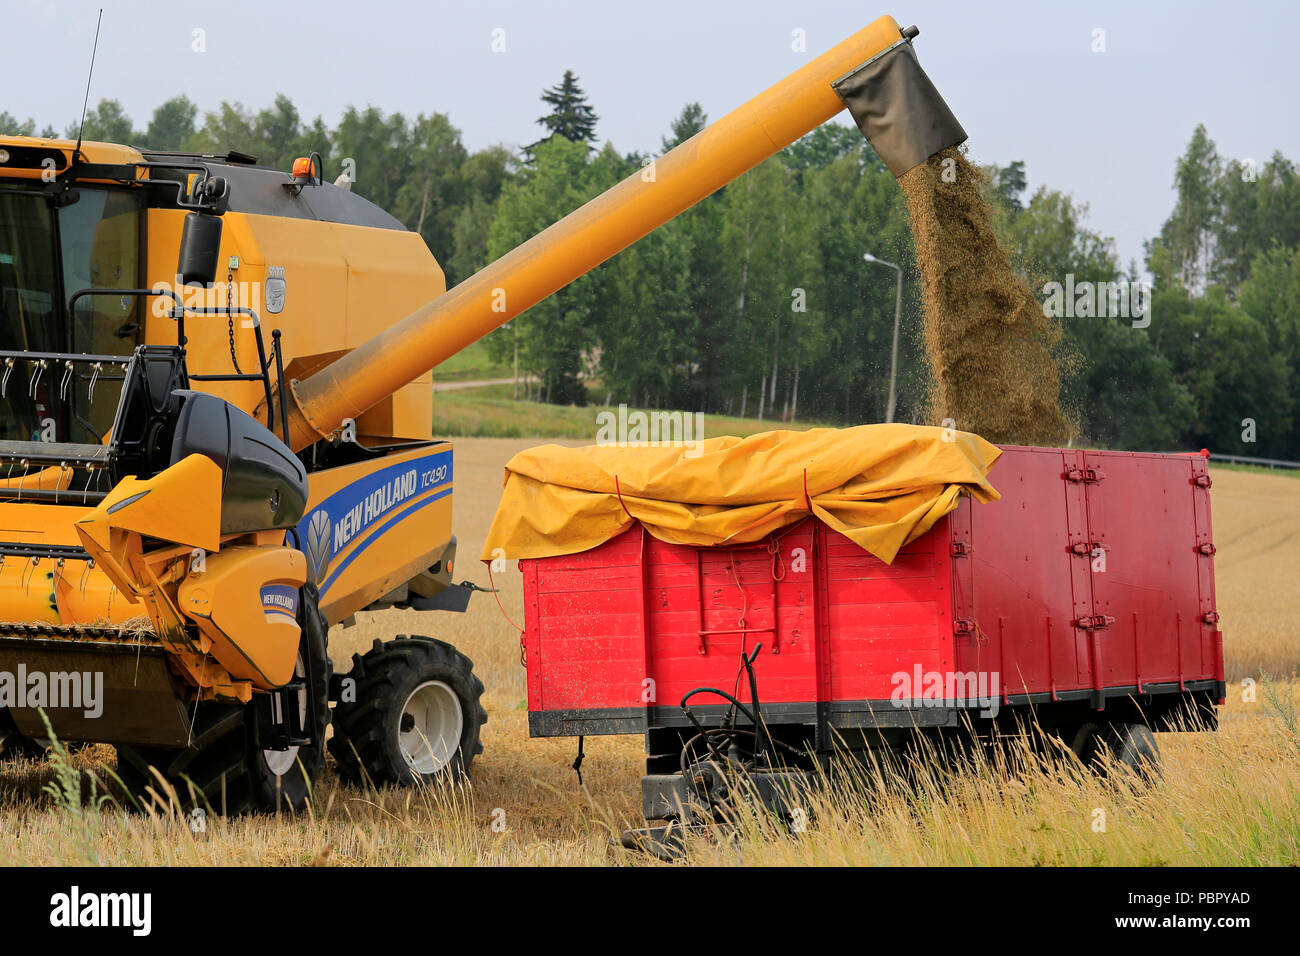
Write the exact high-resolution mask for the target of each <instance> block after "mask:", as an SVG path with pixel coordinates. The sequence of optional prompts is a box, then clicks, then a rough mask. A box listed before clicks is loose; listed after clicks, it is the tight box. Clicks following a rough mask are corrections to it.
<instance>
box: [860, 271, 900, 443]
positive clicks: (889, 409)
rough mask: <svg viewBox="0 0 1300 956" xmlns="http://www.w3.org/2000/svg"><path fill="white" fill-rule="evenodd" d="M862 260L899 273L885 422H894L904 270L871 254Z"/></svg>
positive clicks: (895, 298)
mask: <svg viewBox="0 0 1300 956" xmlns="http://www.w3.org/2000/svg"><path fill="white" fill-rule="evenodd" d="M862 259H863V261H865V262H875V263H878V264H879V265H882V266H889V268H891V269H893V270H894V271H895V272H897V273H898V291H897V292H896V293H895V295H894V344H893V348H892V349H891V350H890V353H889V403H888V405H887V406H886V408H885V421H887V422H892V421H893V420H894V400H895V396H896V394H897V385H898V321H899V316H900V314H901V313H902V311H903V270H902V269H901V268H900V267H899V266H896V265H895V264H894V263H892V262H886V261H885V260H884V259H877V258H876V257H875V256H873V255H872V254H871V253H869V252H866V253H863V255H862Z"/></svg>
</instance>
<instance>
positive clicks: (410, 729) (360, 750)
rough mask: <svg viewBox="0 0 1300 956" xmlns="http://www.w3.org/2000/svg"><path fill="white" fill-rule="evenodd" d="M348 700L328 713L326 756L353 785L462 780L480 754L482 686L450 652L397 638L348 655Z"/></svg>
mask: <svg viewBox="0 0 1300 956" xmlns="http://www.w3.org/2000/svg"><path fill="white" fill-rule="evenodd" d="M346 678H347V679H349V680H350V682H351V683H350V684H348V685H347V686H348V687H349V689H350V695H351V696H350V699H347V698H346V697H345V699H343V700H340V701H339V703H338V704H336V705H335V707H334V736H333V737H332V738H331V740H330V745H329V749H330V753H331V754H332V755H333V756H334V760H335V761H336V762H337V764H338V771H339V775H340V776H341V777H342V778H343V779H344V780H345V781H346V782H348V783H350V784H352V785H353V786H358V787H362V786H367V785H371V786H384V785H388V784H397V785H413V784H416V783H421V782H423V783H432V782H434V781H436V780H439V779H444V778H450V779H452V780H457V779H459V778H461V777H462V776H468V773H469V766H470V763H471V762H472V761H473V759H474V757H475V755H477V754H480V753H482V752H483V744H482V742H481V741H480V739H479V734H480V729H481V728H482V726H483V724H485V723H486V722H487V713H486V712H485V711H484V710H483V706H482V704H481V702H480V701H481V698H482V696H483V683H482V681H480V680H479V679H478V678H477V677H475V676H474V664H473V662H472V661H471V660H470V659H469V658H468V657H466V656H465V655H464V654H462V653H460V652H459V651H458V650H456V648H454V647H452V646H451V645H450V644H447V643H445V642H443V641H438V640H434V639H433V638H429V637H419V636H415V635H412V636H411V637H407V636H406V635H404V634H399V635H397V636H396V637H395V638H394V639H393V640H391V641H388V642H384V641H379V640H376V641H375V643H374V646H373V647H371V649H370V650H369V651H367V652H366V654H365V655H364V656H362V655H361V654H354V655H353V656H352V670H351V671H350V672H349V673H348V674H347V675H346Z"/></svg>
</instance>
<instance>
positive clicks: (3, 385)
mask: <svg viewBox="0 0 1300 956" xmlns="http://www.w3.org/2000/svg"><path fill="white" fill-rule="evenodd" d="M13 373H14V360H13V359H12V358H7V359H5V372H4V377H3V378H0V398H4V397H5V393H6V392H7V391H9V376H10V375H12V374H13Z"/></svg>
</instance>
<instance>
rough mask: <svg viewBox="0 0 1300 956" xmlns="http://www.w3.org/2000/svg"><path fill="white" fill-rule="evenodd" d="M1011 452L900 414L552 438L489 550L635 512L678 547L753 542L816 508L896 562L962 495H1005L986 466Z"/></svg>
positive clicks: (577, 543) (516, 464) (595, 528)
mask: <svg viewBox="0 0 1300 956" xmlns="http://www.w3.org/2000/svg"><path fill="white" fill-rule="evenodd" d="M1000 454H1001V451H1000V450H999V449H998V448H997V447H996V446H994V445H992V444H990V443H989V442H986V441H985V440H984V439H982V438H980V437H979V436H978V435H972V434H970V433H968V432H959V431H954V430H949V429H943V428H933V427H928V426H921V425H899V424H890V425H859V426H857V427H854V428H814V429H811V430H809V431H802V432H796V431H770V432H762V433H760V434H757V435H750V436H749V437H748V438H732V437H722V438H710V439H708V440H706V441H702V442H699V443H698V444H696V445H695V446H694V447H691V446H689V445H688V446H686V447H673V446H653V445H652V446H648V447H632V446H628V445H589V446H585V447H581V448H566V447H563V446H561V445H541V446H539V447H537V448H530V449H528V450H527V451H522V452H520V453H519V454H517V455H515V456H514V457H513V458H512V459H510V462H509V463H508V464H507V465H506V478H505V492H504V493H503V494H502V496H501V504H500V505H499V506H498V507H497V513H496V517H495V518H494V519H493V521H492V528H491V530H490V531H489V532H488V536H487V541H486V543H485V544H484V546H483V560H485V561H488V560H491V559H493V558H494V557H502V556H503V552H504V557H507V558H540V557H549V556H553V555H561V554H574V553H577V552H579V551H586V550H588V549H590V548H594V547H596V546H597V545H599V544H601V543H603V542H605V541H607V540H609V539H610V538H612V537H614V536H615V535H618V534H620V533H621V532H623V531H625V530H627V529H628V528H629V527H631V525H632V524H633V519H635V520H636V521H639V522H641V523H642V524H643V525H645V527H646V529H647V530H648V531H649V532H650V533H651V534H652V535H654V536H655V537H656V538H659V539H660V540H662V541H668V542H672V543H674V544H686V545H698V546H710V545H721V544H744V543H749V542H753V541H757V540H759V539H761V538H763V537H765V536H766V535H768V534H770V533H771V532H773V531H775V530H777V529H779V528H782V527H785V526H786V525H789V524H793V523H794V522H796V521H799V520H801V519H802V518H804V517H805V516H807V515H808V514H809V513H811V514H814V515H816V516H817V517H818V518H820V519H821V520H822V521H824V522H826V524H827V525H829V526H830V527H831V528H833V529H834V530H836V531H838V532H840V533H841V534H843V535H846V536H847V537H849V538H851V539H852V540H854V541H855V542H857V543H858V544H859V545H861V546H862V547H863V548H865V549H866V550H867V551H870V552H871V553H872V554H874V555H875V556H876V557H878V558H880V559H881V560H882V561H885V562H892V561H893V560H894V556H895V555H897V554H898V551H899V549H900V548H902V547H903V545H905V544H907V543H908V542H909V541H912V540H914V539H916V538H918V537H920V536H921V535H922V534H924V533H925V532H926V531H928V530H930V528H931V527H933V526H934V523H935V522H936V521H938V520H939V519H940V518H942V517H943V516H944V515H946V514H947V513H948V512H950V511H952V510H953V509H954V508H955V507H957V499H958V497H959V495H961V494H962V493H963V492H965V493H969V494H970V495H972V496H973V497H974V498H975V499H976V500H977V501H980V502H987V501H992V500H995V499H997V498H998V497H1000V496H999V495H998V493H997V491H996V490H994V488H993V486H992V485H991V484H989V481H988V477H987V475H988V471H989V469H990V468H991V467H992V466H993V463H994V462H995V461H997V459H998V456H999V455H1000ZM805 476H806V478H805ZM498 549H499V550H498Z"/></svg>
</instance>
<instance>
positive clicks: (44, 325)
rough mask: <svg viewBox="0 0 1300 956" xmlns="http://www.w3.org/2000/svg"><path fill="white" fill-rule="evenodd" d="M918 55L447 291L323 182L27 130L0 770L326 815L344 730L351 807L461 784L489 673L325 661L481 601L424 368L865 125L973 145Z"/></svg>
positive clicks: (11, 292)
mask: <svg viewBox="0 0 1300 956" xmlns="http://www.w3.org/2000/svg"><path fill="white" fill-rule="evenodd" d="M915 32H916V31H915V30H914V29H909V30H908V31H901V30H900V29H899V27H898V24H897V23H896V22H895V21H894V20H893V19H892V18H890V17H882V18H880V19H879V20H877V21H876V22H875V23H873V24H871V25H870V26H868V27H867V28H865V29H864V30H862V31H861V32H859V33H858V34H856V35H854V36H853V37H851V38H849V39H848V40H846V41H844V42H843V43H841V44H840V45H839V46H837V47H835V48H834V49H832V50H831V51H829V52H828V53H826V54H824V55H823V56H821V57H819V58H817V59H816V60H814V61H813V62H811V63H809V64H808V65H807V66H806V67H804V68H803V69H801V70H799V71H798V72H797V73H795V74H793V75H792V76H790V77H788V78H787V79H785V80H783V81H782V82H780V83H778V84H777V85H776V86H774V87H772V88H771V89H769V90H768V91H766V92H765V93H763V94H761V95H760V96H758V97H756V98H755V99H753V100H751V101H750V102H749V103H747V104H746V105H744V106H742V107H740V108H739V109H737V110H736V111H734V112H733V113H731V114H729V115H728V116H726V117H724V118H723V119H721V120H719V121H718V122H717V123H715V124H713V125H712V126H711V127H709V128H708V129H706V130H704V131H703V132H701V133H700V134H699V135H697V136H695V137H694V138H692V139H691V140H689V141H687V142H686V143H683V144H682V145H681V146H679V147H677V148H676V149H674V150H673V151H671V152H670V153H668V154H667V155H665V156H663V157H661V158H660V159H659V160H658V161H657V163H656V170H655V176H653V177H646V176H643V175H641V174H637V175H634V176H632V177H630V178H629V179H627V180H626V181H624V182H623V183H620V184H619V185H617V186H615V187H613V188H612V189H610V190H609V191H608V192H607V193H605V194H603V195H601V196H599V197H597V198H596V199H594V200H593V201H592V202H590V203H588V204H587V205H586V206H584V207H582V208H581V209H579V210H577V211H576V212H574V213H573V214H571V215H570V216H568V217H566V218H565V219H563V220H561V221H560V222H558V223H556V224H555V225H554V226H552V227H550V228H549V229H547V230H545V231H544V232H543V233H541V234H540V235H538V236H536V237H534V238H533V239H531V240H529V241H528V242H527V243H525V244H524V245H522V246H520V247H519V248H518V249H516V250H514V251H513V252H511V253H510V254H508V255H506V256H504V257H503V258H501V259H499V260H498V261H497V262H495V263H493V264H492V265H491V266H489V267H487V268H486V269H484V270H483V271H482V272H480V273H478V274H477V275H475V276H473V277H472V278H470V279H468V280H466V281H465V282H464V283H462V284H461V285H459V286H457V287H456V288H455V289H453V290H451V291H446V289H445V283H444V280H443V275H442V271H441V269H440V268H439V267H438V264H437V262H436V261H435V260H434V258H433V256H432V255H430V253H429V251H428V249H427V248H426V247H425V245H424V243H423V241H422V240H421V238H420V237H419V236H418V235H416V234H414V233H410V232H408V231H407V230H406V229H404V228H403V227H402V225H401V224H400V223H398V222H397V221H396V220H395V219H393V218H392V217H390V216H388V215H387V214H386V213H384V212H383V211H381V210H380V209H378V208H376V207H375V206H373V205H372V204H370V203H369V202H367V201H365V200H364V199H361V198H360V197H357V196H354V195H352V194H351V193H350V192H349V191H347V190H346V189H345V188H339V187H336V186H333V185H329V184H327V183H325V182H323V181H322V179H321V176H320V164H319V162H318V161H317V160H316V159H315V158H314V157H313V158H305V159H302V160H299V161H298V162H297V163H295V167H294V170H293V171H292V173H285V172H281V171H276V170H271V169H265V168H262V167H258V166H256V165H255V164H254V162H253V160H252V159H251V158H250V157H246V156H242V155H239V154H234V153H232V154H229V155H226V156H211V155H194V154H175V153H161V152H155V151H150V150H136V149H132V148H129V147H125V146H115V145H108V144H101V143H85V144H74V143H71V142H67V141H62V140H43V139H30V138H20V137H0V349H3V351H0V378H2V380H0V412H2V413H3V425H2V426H0V427H2V431H0V708H4V709H2V710H0V751H3V750H6V749H7V750H8V751H10V752H13V751H16V750H21V749H24V748H30V747H34V746H37V745H38V744H39V742H40V741H41V740H42V739H44V738H45V737H46V736H47V734H48V731H47V730H46V729H45V724H44V721H43V719H42V711H43V712H44V713H45V714H46V715H48V717H49V719H50V721H51V723H52V727H53V730H54V731H55V732H56V733H57V734H58V736H59V737H60V738H62V739H67V740H79V741H98V742H108V743H112V744H114V745H116V746H117V749H118V753H119V758H120V759H119V772H120V774H121V776H122V777H123V780H124V781H125V782H127V783H128V785H130V786H132V787H133V788H135V789H137V790H140V791H142V792H143V791H144V790H145V789H146V787H147V786H148V785H149V784H150V783H151V782H152V783H154V784H158V783H159V782H160V779H166V780H168V781H170V782H172V783H174V784H176V785H177V786H178V790H179V791H180V792H181V794H182V796H183V797H185V798H186V799H189V800H195V801H206V802H207V803H208V804H210V805H211V806H213V807H215V808H216V809H220V810H225V811H239V810H246V809H268V808H272V807H275V806H284V805H287V806H289V807H292V808H298V807H301V806H302V805H303V804H304V803H305V801H306V799H307V796H308V794H309V790H310V785H311V781H312V779H313V778H314V777H315V775H316V774H317V773H319V772H320V770H321V768H322V767H323V765H324V759H325V746H324V742H325V736H326V729H327V727H329V726H330V725H331V723H332V725H333V728H334V734H333V739H332V741H331V744H330V750H331V752H332V753H333V754H334V756H335V758H336V760H337V762H338V764H339V767H340V769H341V771H342V772H343V774H344V776H345V777H346V778H348V779H349V780H352V781H359V780H362V779H365V778H369V779H371V780H373V781H375V782H379V783H383V782H409V781H411V780H414V779H418V778H425V779H431V778H433V777H435V776H437V775H439V774H445V773H457V772H462V771H464V770H465V769H466V768H467V767H468V765H469V763H470V761H471V760H472V759H473V757H474V755H475V754H476V753H478V752H480V750H481V746H480V744H479V730H480V727H481V725H482V724H483V722H484V721H485V720H486V715H485V714H484V712H483V709H482V707H481V706H480V703H479V699H480V695H481V693H482V685H481V684H480V683H479V681H478V680H477V679H476V678H475V677H474V675H473V673H472V665H471V664H470V662H469V660H468V659H467V658H466V657H464V656H463V655H461V654H460V653H458V652H457V651H456V650H455V649H454V648H452V647H450V646H449V645H447V644H444V643H441V642H438V641H434V640H431V639H428V638H405V637H398V638H397V639H395V640H392V641H389V642H386V643H381V642H376V645H375V647H374V649H373V650H371V651H370V652H369V653H367V654H366V655H365V656H357V657H354V659H353V668H352V670H351V671H350V672H349V674H347V675H332V674H331V667H330V662H329V658H328V657H327V654H326V635H327V633H328V629H329V626H330V625H333V624H336V623H338V622H340V621H343V620H345V619H347V618H349V617H350V616H351V615H353V614H355V613H356V612H357V611H360V610H369V609H376V608H381V607H389V606H399V607H405V606H409V607H414V608H418V609H428V610H433V609H443V610H462V611H463V610H464V609H465V606H466V604H467V602H468V600H469V596H470V593H471V591H472V590H473V585H469V584H468V583H465V584H461V585H455V584H453V583H452V582H453V578H452V574H453V565H454V560H455V552H456V539H455V538H454V537H453V536H452V533H451V528H452V522H451V516H452V511H451V508H452V486H453V469H452V448H451V445H450V444H449V443H448V442H444V441H439V440H437V439H435V438H434V436H433V435H432V432H431V422H432V383H431V378H430V370H431V369H432V368H433V367H434V366H435V365H437V364H438V363H439V362H440V361H442V360H443V359H445V358H446V357H448V356H450V355H452V354H453V353H455V352H456V351H458V350H460V349H461V348H464V347H465V346H466V345H469V344H470V343H472V342H474V341H475V340H477V339H479V338H481V337H482V336H483V335H486V334H487V333H488V332H490V331H491V330H492V329H494V328H496V327H498V326H499V325H501V324H503V323H505V322H507V321H509V320H510V319H511V318H512V317H514V316H515V315H518V314H519V313H521V312H523V311H525V310H526V309H528V308H529V307H531V306H532V305H534V304H536V303H537V302H538V301H540V300H542V299H543V298H545V297H546V296H548V295H550V294H551V293H553V292H554V291H556V290H557V289H559V288H561V287H562V286H564V285H565V284H567V283H568V282H571V281H572V280H573V279H575V278H577V277H578V276H580V275H582V274H584V273H585V272H587V271H589V270H590V269H592V268H594V267H595V266H597V265H599V264H600V263H601V262H603V261H604V260H606V259H608V258H609V257H610V256H612V255H614V254H615V253H617V252H618V251H619V250H621V249H623V248H625V247H626V246H628V245H630V244H631V243H633V242H635V241H636V240H637V239H639V238H640V237H641V236H644V235H645V234H646V233H648V232H650V231H652V230H653V229H655V228H657V227H658V226H659V225H661V224H663V223H664V222H666V221H667V220H669V219H671V218H672V217H673V216H675V215H677V214H678V213H680V212H681V211H682V210H684V209H686V208H688V207H689V206H691V205H693V204H694V203H696V202H698V201H699V200H700V199H702V198H704V197H705V196H708V195H709V194H711V193H713V192H715V191H716V190H717V189H719V188H721V187H722V186H724V185H725V184H726V183H728V182H730V181H731V180H732V179H734V178H735V177H737V176H739V175H740V174H741V173H743V172H745V171H746V170H747V169H750V168H752V167H753V166H755V165H756V164H758V163H759V162H761V161H762V160H763V159H765V158H767V157H769V156H771V155H772V154H774V153H775V152H777V151H778V150H780V149H781V148H783V147H785V146H786V145H788V144H790V143H792V142H794V141H795V140H796V139H798V138H799V137H800V136H802V135H804V134H806V133H807V132H809V131H810V130H812V129H813V128H815V127H816V126H817V125H819V124H820V123H822V122H824V121H825V120H827V119H829V118H830V117H831V116H833V115H834V114H835V113H838V112H839V111H840V110H842V109H843V108H844V107H845V105H847V106H848V107H849V109H850V111H851V112H852V113H853V115H854V118H855V119H856V120H857V121H858V123H859V125H860V126H861V128H862V130H863V132H864V134H865V135H867V136H868V138H869V139H870V140H871V141H872V143H873V145H875V147H876V149H877V151H878V152H880V154H881V156H882V157H883V158H884V159H885V161H886V163H887V164H888V165H889V166H890V168H891V169H894V171H895V172H901V171H902V170H903V169H906V168H910V167H911V166H913V165H915V164H916V163H918V162H923V161H924V160H925V159H926V158H927V157H928V156H930V155H932V154H933V153H934V152H937V151H938V150H939V149H942V148H943V147H946V146H949V145H952V144H954V143H956V142H960V141H961V140H962V139H964V138H965V134H964V133H963V132H962V131H961V128H960V126H958V125H957V123H956V121H955V120H954V119H953V118H952V115H951V113H949V112H948V110H947V107H946V106H944V105H943V102H942V100H941V99H940V98H939V97H938V96H937V94H936V93H935V92H934V89H933V87H932V86H931V85H930V84H929V81H928V80H927V79H926V77H925V74H924V73H923V72H921V70H920V67H919V66H918V65H917V62H916V58H915V54H914V53H913V51H912V47H911V39H912V37H914V36H915ZM403 317H404V318H403ZM268 329H270V334H269V335H268V334H267V330H268ZM5 675H9V676H10V680H9V681H8V683H6V682H5V679H4V678H5ZM82 677H86V678H94V680H101V681H102V698H100V695H92V694H91V693H90V692H89V691H87V693H85V694H83V695H82V696H83V697H90V696H95V697H96V700H94V701H87V700H82V701H70V700H69V699H67V698H68V695H69V694H70V693H73V692H76V691H78V690H80V689H83V688H92V687H94V686H95V684H94V680H91V681H90V682H89V683H84V684H82V683H78V679H79V678H82ZM6 687H8V688H9V690H10V692H9V693H8V694H7V695H6V692H5V689H6ZM56 691H57V692H59V693H56ZM88 703H89V704H90V706H86V705H87V704H88ZM331 704H333V707H331ZM191 788H192V789H191Z"/></svg>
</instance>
